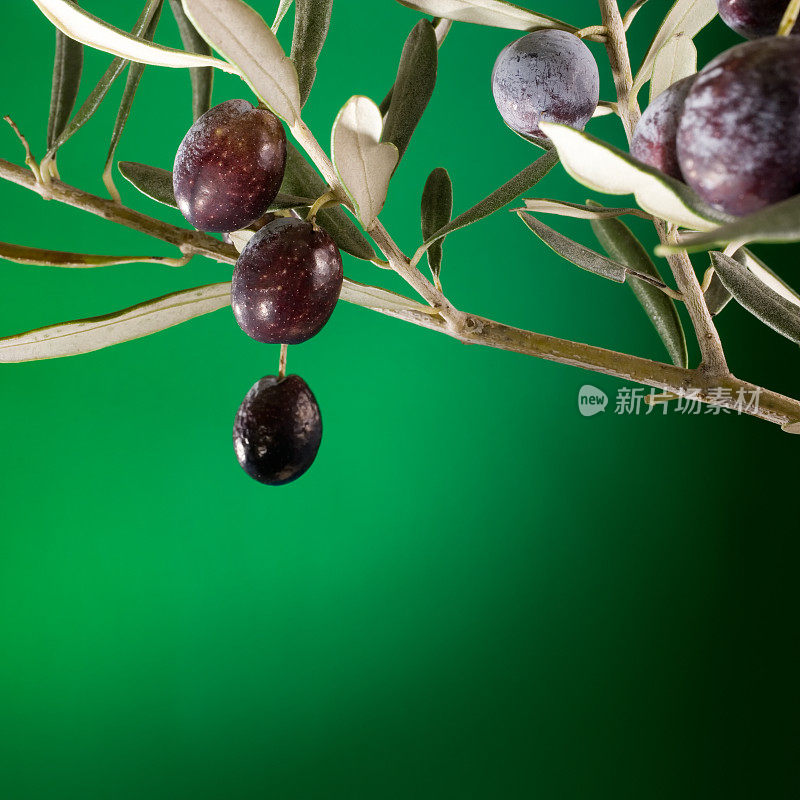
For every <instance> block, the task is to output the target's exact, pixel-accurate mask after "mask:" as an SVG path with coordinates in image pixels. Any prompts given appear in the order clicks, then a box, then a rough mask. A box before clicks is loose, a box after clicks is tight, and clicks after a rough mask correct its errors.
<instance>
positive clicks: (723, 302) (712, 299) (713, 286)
mask: <svg viewBox="0 0 800 800" xmlns="http://www.w3.org/2000/svg"><path fill="white" fill-rule="evenodd" d="M704 297H705V301H706V305H707V306H708V311H709V313H710V314H711V316H712V317H716V316H717V314H719V313H720V312H721V311H722V309H723V308H725V306H727V305H728V303H730V301H731V300H733V295H732V294H731V293H730V292H729V291H728V290H727V289H726V288H725V284H724V283H723V282H722V281H721V280H720V277H719V273H718V272H717V271H716V270H714V274H713V275H712V276H711V283H710V284H709V285H708V289H706V291H705V294H704Z"/></svg>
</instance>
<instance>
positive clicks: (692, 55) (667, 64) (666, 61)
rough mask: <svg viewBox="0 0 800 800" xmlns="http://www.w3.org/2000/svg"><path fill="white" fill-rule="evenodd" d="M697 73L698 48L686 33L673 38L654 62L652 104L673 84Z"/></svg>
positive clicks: (659, 52)
mask: <svg viewBox="0 0 800 800" xmlns="http://www.w3.org/2000/svg"><path fill="white" fill-rule="evenodd" d="M695 72H697V48H696V47H695V45H694V42H693V41H692V40H691V38H690V37H689V36H687V35H686V34H685V33H679V34H677V35H676V36H673V37H672V38H671V39H670V40H669V41H668V42H667V43H666V44H665V45H664V46H663V47H662V48H661V49H660V50H659V51H658V55H657V56H656V59H655V61H654V62H653V76H652V78H651V79H650V102H651V103H652V102H653V100H655V99H656V97H658V95H660V94H661V92H663V91H664V90H665V89H668V88H669V87H670V86H672V84H673V83H676V82H677V81H680V80H683V79H684V78H688V77H689V76H690V75H694V74H695Z"/></svg>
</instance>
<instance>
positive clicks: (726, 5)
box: [717, 0, 800, 39]
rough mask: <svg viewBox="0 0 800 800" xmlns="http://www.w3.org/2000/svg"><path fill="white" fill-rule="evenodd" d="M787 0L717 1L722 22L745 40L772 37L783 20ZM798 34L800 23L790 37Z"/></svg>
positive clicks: (793, 29)
mask: <svg viewBox="0 0 800 800" xmlns="http://www.w3.org/2000/svg"><path fill="white" fill-rule="evenodd" d="M788 1H789V0H717V10H718V11H719V15H720V17H721V18H722V21H723V22H724V23H725V24H726V25H727V26H728V27H729V28H732V29H733V30H735V31H736V33H738V34H739V35H740V36H744V38H745V39H760V38H762V37H763V36H774V35H775V34H776V33H777V32H778V27H779V26H780V24H781V20H782V19H783V13H784V11H786V6H787V5H788ZM798 34H800V22H797V23H795V26H794V28H792V35H793V36H797V35H798Z"/></svg>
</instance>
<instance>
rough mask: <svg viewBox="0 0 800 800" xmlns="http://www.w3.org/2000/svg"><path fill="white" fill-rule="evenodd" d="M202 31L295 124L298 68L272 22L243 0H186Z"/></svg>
mask: <svg viewBox="0 0 800 800" xmlns="http://www.w3.org/2000/svg"><path fill="white" fill-rule="evenodd" d="M183 8H184V10H185V11H186V16H187V17H189V19H190V20H191V22H192V24H193V25H194V27H195V28H197V30H198V32H199V33H200V35H201V36H202V37H203V38H204V39H205V40H206V41H207V42H208V43H209V44H210V45H211V46H212V47H213V48H214V49H215V50H216V51H217V52H218V53H219V54H220V55H222V56H223V58H225V60H226V61H229V62H230V63H231V64H234V65H235V66H236V68H237V69H238V71H239V73H240V74H241V76H242V77H243V78H244V80H245V82H246V83H247V85H248V86H250V88H251V89H252V90H253V91H254V92H255V94H256V96H257V97H258V98H259V100H261V101H262V102H263V103H264V104H265V105H266V106H268V107H269V109H270V110H271V111H272V112H273V113H275V114H277V115H278V116H279V117H280V118H281V119H283V120H285V121H286V123H287V124H288V125H293V124H294V123H295V122H296V121H297V120H298V119H299V118H300V87H299V85H298V82H297V70H296V69H295V68H294V64H293V63H292V60H291V59H290V58H287V57H286V55H285V54H284V52H283V48H281V45H280V42H278V40H277V38H276V37H275V34H274V33H273V32H272V30H271V29H270V27H269V25H267V23H266V22H264V20H263V19H262V18H261V17H260V16H259V15H258V14H257V13H256V12H255V11H254V10H253V9H252V8H250V6H248V5H247V3H244V2H242V0H183Z"/></svg>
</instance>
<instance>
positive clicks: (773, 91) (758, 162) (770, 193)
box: [677, 36, 800, 216]
mask: <svg viewBox="0 0 800 800" xmlns="http://www.w3.org/2000/svg"><path fill="white" fill-rule="evenodd" d="M798 130H800V39H798V38H797V37H795V36H780V37H779V36H772V37H768V38H765V39H756V40H755V41H752V42H744V43H743V44H740V45H736V46H735V47H732V48H731V49H730V50H727V51H726V52H724V53H722V54H721V55H720V56H717V58H715V59H714V60H713V61H711V62H710V63H709V64H708V65H707V66H706V67H705V68H704V69H703V70H702V71H701V72H700V73H699V74H698V76H697V80H696V81H695V83H694V85H693V86H692V88H691V90H690V91H689V94H688V95H687V97H686V102H685V103H684V106H683V112H682V113H681V119H680V122H679V124H678V137H677V149H678V162H679V164H680V168H681V172H682V173H683V177H684V180H685V181H686V183H688V184H689V186H691V187H692V188H693V189H694V190H695V191H696V192H697V193H698V194H699V195H700V196H701V197H702V198H703V199H704V200H705V201H706V202H708V203H710V204H711V205H713V206H715V207H717V208H719V209H721V210H722V211H725V212H727V213H728V214H732V215H734V216H740V215H743V214H750V213H752V212H754V211H758V210H759V209H761V208H764V207H765V206H767V205H771V204H772V203H777V202H779V201H781V200H785V199H787V198H789V197H791V196H792V195H795V194H797V193H798V192H800V136H798V135H797V131H798Z"/></svg>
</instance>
